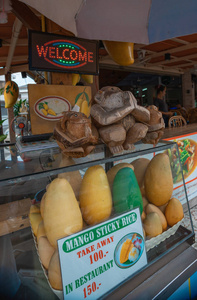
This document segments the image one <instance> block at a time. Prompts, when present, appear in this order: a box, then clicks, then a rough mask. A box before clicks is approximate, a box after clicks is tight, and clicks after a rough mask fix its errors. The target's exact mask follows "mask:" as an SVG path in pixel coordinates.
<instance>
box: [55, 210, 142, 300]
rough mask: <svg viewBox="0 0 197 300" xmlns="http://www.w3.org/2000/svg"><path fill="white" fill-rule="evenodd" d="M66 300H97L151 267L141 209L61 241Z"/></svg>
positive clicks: (59, 244)
mask: <svg viewBox="0 0 197 300" xmlns="http://www.w3.org/2000/svg"><path fill="white" fill-rule="evenodd" d="M58 249H59V256H60V264H61V273H62V282H63V293H64V298H65V299H77V298H78V299H82V298H84V299H85V298H88V299H95V298H98V297H101V296H102V295H104V294H105V293H107V292H108V291H109V290H111V289H113V288H115V287H116V285H118V284H119V283H120V282H122V281H123V280H125V279H126V278H127V277H129V276H131V275H132V274H133V273H134V272H136V271H138V270H139V269H141V268H142V267H143V266H144V265H146V264H147V257H146V251H145V241H144V236H143V229H142V224H141V217H140V211H139V208H136V209H134V210H132V211H130V212H129V213H128V212H127V213H125V214H122V215H119V216H118V217H115V218H112V219H111V220H108V221H106V222H104V223H102V224H98V225H95V226H93V227H91V228H88V229H86V230H84V231H83V232H80V233H76V234H74V235H72V236H69V237H66V238H63V239H60V240H58Z"/></svg>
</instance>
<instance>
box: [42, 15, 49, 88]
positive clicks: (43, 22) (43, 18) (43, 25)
mask: <svg viewBox="0 0 197 300" xmlns="http://www.w3.org/2000/svg"><path fill="white" fill-rule="evenodd" d="M41 25H42V32H45V31H46V25H45V16H43V15H41ZM44 79H45V81H44V83H45V84H47V83H48V74H47V72H46V71H45V72H44Z"/></svg>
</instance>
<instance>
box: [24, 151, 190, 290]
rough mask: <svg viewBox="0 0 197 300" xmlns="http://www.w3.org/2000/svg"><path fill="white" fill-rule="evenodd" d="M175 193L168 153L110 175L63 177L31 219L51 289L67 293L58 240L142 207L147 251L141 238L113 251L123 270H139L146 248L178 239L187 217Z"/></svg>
mask: <svg viewBox="0 0 197 300" xmlns="http://www.w3.org/2000/svg"><path fill="white" fill-rule="evenodd" d="M66 159H67V161H68V164H70V165H71V164H72V163H73V160H72V159H71V158H66ZM72 175H73V176H72ZM79 177H80V180H79V184H77V185H75V184H74V183H73V182H74V179H73V178H75V179H76V180H78V179H79ZM172 192H173V178H172V171H171V167H170V161H169V157H168V155H167V154H166V153H159V154H156V155H155V156H154V157H153V158H152V159H151V160H148V159H146V158H138V159H135V160H133V161H131V163H119V164H116V165H115V166H113V167H112V168H111V169H109V170H108V171H107V172H106V171H105V170H104V168H103V167H102V166H101V165H94V166H91V167H89V168H87V170H86V171H85V174H84V176H81V174H80V172H79V171H73V172H70V174H69V172H68V173H62V174H60V175H59V176H58V177H57V178H55V179H54V180H53V181H52V182H51V183H50V184H49V185H48V186H47V188H46V193H45V194H44V195H43V197H42V200H41V202H40V203H37V204H34V205H32V206H31V208H30V213H29V219H30V223H31V228H32V233H33V236H34V239H35V243H36V247H37V252H38V255H39V259H40V262H41V264H42V267H43V270H44V272H45V275H46V277H47V279H48V281H49V284H50V286H51V287H52V288H53V289H54V290H59V291H62V282H61V275H60V262H59V256H58V251H57V240H58V239H61V238H64V237H66V236H70V235H72V234H74V233H77V232H80V231H82V230H83V229H84V228H87V227H88V226H90V227H91V226H93V225H96V224H100V223H102V222H104V221H106V220H109V219H110V218H113V217H116V216H118V215H122V214H123V213H125V212H128V211H132V210H133V209H135V208H137V207H139V209H140V215H141V220H142V226H143V232H144V239H145V245H144V241H143V237H142V236H141V235H139V234H137V233H133V234H131V233H130V234H129V235H128V234H127V235H126V236H123V237H122V238H121V240H120V241H119V243H118V244H117V246H116V249H115V250H114V257H115V261H116V263H117V265H118V266H119V267H120V268H127V267H129V266H131V265H132V264H134V263H135V262H136V261H137V260H138V259H139V257H140V256H141V255H142V251H143V249H144V247H145V248H146V251H149V250H150V249H151V248H152V247H154V246H155V245H157V244H159V243H160V242H161V241H162V240H164V239H166V238H168V237H169V236H170V235H172V234H174V233H175V232H176V230H177V229H178V226H179V224H180V222H181V220H182V219H183V217H184V213H183V207H182V204H181V202H180V201H179V200H178V199H176V198H174V197H172ZM142 193H143V196H142ZM155 239H156V241H155ZM152 245H153V246H152Z"/></svg>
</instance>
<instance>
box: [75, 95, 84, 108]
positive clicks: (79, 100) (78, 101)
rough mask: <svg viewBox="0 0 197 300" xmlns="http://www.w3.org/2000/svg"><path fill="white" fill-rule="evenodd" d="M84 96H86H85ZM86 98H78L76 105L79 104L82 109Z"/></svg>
mask: <svg viewBox="0 0 197 300" xmlns="http://www.w3.org/2000/svg"><path fill="white" fill-rule="evenodd" d="M84 98H85V97H84ZM84 98H79V99H78V100H77V102H76V105H77V106H79V107H80V109H81V104H82V102H83V101H84Z"/></svg>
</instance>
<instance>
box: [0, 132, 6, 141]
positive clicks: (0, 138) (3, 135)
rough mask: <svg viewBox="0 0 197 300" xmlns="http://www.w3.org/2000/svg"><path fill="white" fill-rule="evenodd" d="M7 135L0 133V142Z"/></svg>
mask: <svg viewBox="0 0 197 300" xmlns="http://www.w3.org/2000/svg"><path fill="white" fill-rule="evenodd" d="M6 137H7V134H2V135H0V142H3V141H4V140H5V139H6Z"/></svg>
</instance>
